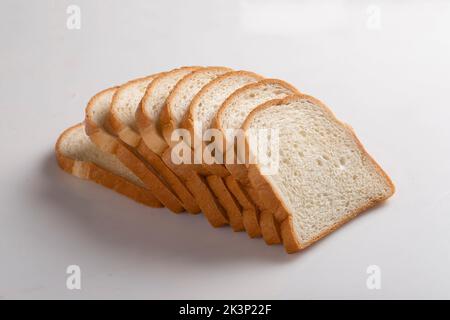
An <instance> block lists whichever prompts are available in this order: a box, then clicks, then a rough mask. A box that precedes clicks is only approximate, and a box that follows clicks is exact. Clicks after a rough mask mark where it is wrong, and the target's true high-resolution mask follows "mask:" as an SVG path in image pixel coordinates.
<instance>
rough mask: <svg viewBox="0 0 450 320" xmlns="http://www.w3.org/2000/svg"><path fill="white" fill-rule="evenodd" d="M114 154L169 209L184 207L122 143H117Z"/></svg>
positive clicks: (155, 174) (182, 208)
mask: <svg viewBox="0 0 450 320" xmlns="http://www.w3.org/2000/svg"><path fill="white" fill-rule="evenodd" d="M116 156H117V158H119V160H120V161H121V162H122V163H123V164H124V165H126V166H127V167H128V168H129V169H130V170H131V171H132V172H133V173H134V174H135V175H137V176H138V177H139V178H140V179H141V180H142V182H144V184H145V185H146V186H147V187H148V188H149V189H150V190H151V191H152V193H153V194H154V195H155V197H156V198H157V199H159V201H161V202H162V203H163V204H164V205H165V206H166V207H167V208H168V209H169V210H171V211H173V212H175V213H180V212H183V211H184V207H183V205H182V204H181V202H180V200H179V199H178V198H177V197H176V196H175V195H174V194H173V193H172V192H171V191H170V190H169V189H167V186H166V185H165V184H164V183H163V182H162V181H161V180H160V179H159V178H158V176H157V173H156V172H155V171H153V170H152V168H149V167H148V166H146V165H145V164H144V162H143V161H141V160H140V159H139V158H138V157H137V155H136V154H135V153H134V152H133V151H131V150H130V149H129V148H128V147H127V146H125V145H124V144H123V143H119V144H118V147H117V150H116Z"/></svg>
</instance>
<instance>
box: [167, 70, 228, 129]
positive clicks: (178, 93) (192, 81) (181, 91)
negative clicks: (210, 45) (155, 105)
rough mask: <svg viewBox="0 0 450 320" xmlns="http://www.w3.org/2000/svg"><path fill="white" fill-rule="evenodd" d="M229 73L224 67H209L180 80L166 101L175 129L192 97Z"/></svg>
mask: <svg viewBox="0 0 450 320" xmlns="http://www.w3.org/2000/svg"><path fill="white" fill-rule="evenodd" d="M229 71H231V69H228V68H224V67H210V68H204V69H200V70H197V71H195V72H193V73H191V74H189V75H187V76H186V77H185V78H184V79H183V80H181V81H180V82H179V83H178V84H177V86H176V87H175V89H174V90H173V91H172V93H171V95H170V96H169V98H168V99H167V104H168V106H167V107H168V108H169V112H170V116H171V120H172V121H173V122H174V124H175V127H179V126H180V123H181V121H182V120H183V117H184V115H185V114H186V112H187V111H188V109H189V105H190V103H191V102H192V99H193V98H194V96H195V95H196V94H197V93H198V92H199V91H200V90H201V89H202V88H203V87H204V86H205V85H206V84H207V83H208V82H210V81H212V80H214V79H215V78H217V77H218V76H220V75H222V74H224V73H226V72H229Z"/></svg>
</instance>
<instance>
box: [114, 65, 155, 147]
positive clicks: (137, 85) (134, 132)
mask: <svg viewBox="0 0 450 320" xmlns="http://www.w3.org/2000/svg"><path fill="white" fill-rule="evenodd" d="M160 75H161V73H157V74H153V75H150V76H146V77H142V78H138V79H134V80H131V81H128V82H127V83H125V84H123V85H121V86H120V87H119V88H118V89H117V91H116V92H115V94H114V96H113V98H112V102H111V106H110V110H109V114H108V122H109V124H110V127H111V129H112V131H113V132H114V133H115V134H116V135H117V136H118V137H119V138H120V139H121V140H122V141H123V142H125V143H126V144H128V145H130V146H131V147H137V145H138V144H139V142H140V140H141V137H140V134H139V130H138V128H137V124H136V117H135V115H136V110H137V108H138V107H139V104H140V102H141V99H142V97H143V96H144V95H145V92H146V90H147V87H148V85H150V84H151V82H152V81H153V80H154V79H155V78H157V77H158V76H160Z"/></svg>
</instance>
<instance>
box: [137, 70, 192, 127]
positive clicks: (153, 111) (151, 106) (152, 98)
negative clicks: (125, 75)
mask: <svg viewBox="0 0 450 320" xmlns="http://www.w3.org/2000/svg"><path fill="white" fill-rule="evenodd" d="M197 69H198V67H184V68H180V69H175V70H172V71H170V72H167V73H166V74H162V75H160V76H159V77H158V78H156V79H155V81H154V82H153V83H152V84H151V85H150V86H149V88H148V91H147V93H146V95H145V96H144V98H143V100H142V107H143V109H144V110H145V113H146V115H147V116H148V117H150V118H151V119H153V121H155V124H157V125H159V115H160V114H161V111H162V108H163V107H164V104H165V102H166V99H167V97H168V96H169V94H170V92H171V91H172V90H173V88H174V87H175V85H176V84H177V83H178V81H180V80H181V79H182V78H184V77H185V76H186V75H188V74H189V73H191V72H193V71H195V70H197Z"/></svg>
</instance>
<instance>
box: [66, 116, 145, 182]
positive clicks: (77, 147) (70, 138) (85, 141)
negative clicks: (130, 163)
mask: <svg viewBox="0 0 450 320" xmlns="http://www.w3.org/2000/svg"><path fill="white" fill-rule="evenodd" d="M59 151H60V152H61V154H62V155H63V156H65V157H67V158H70V159H73V160H77V161H85V162H92V163H94V164H96V165H98V166H100V167H102V168H103V169H106V170H107V171H110V172H112V173H113V174H116V175H118V176H121V177H123V178H125V179H127V180H129V181H131V182H133V183H134V184H136V185H138V186H140V187H144V184H143V183H142V181H141V180H140V179H139V178H138V177H136V176H135V175H134V174H133V173H132V172H131V171H130V170H129V169H128V168H127V167H125V166H124V165H123V164H122V163H121V162H120V161H119V160H118V159H117V158H116V157H115V156H114V155H112V154H109V153H106V152H103V151H101V150H100V149H99V148H98V147H97V146H96V145H95V144H94V143H93V142H91V140H90V139H89V137H88V136H87V135H86V133H85V129H84V126H83V125H79V126H76V127H73V128H72V129H70V130H69V131H68V132H67V133H66V134H65V135H64V138H63V139H61V141H60V144H59Z"/></svg>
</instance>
